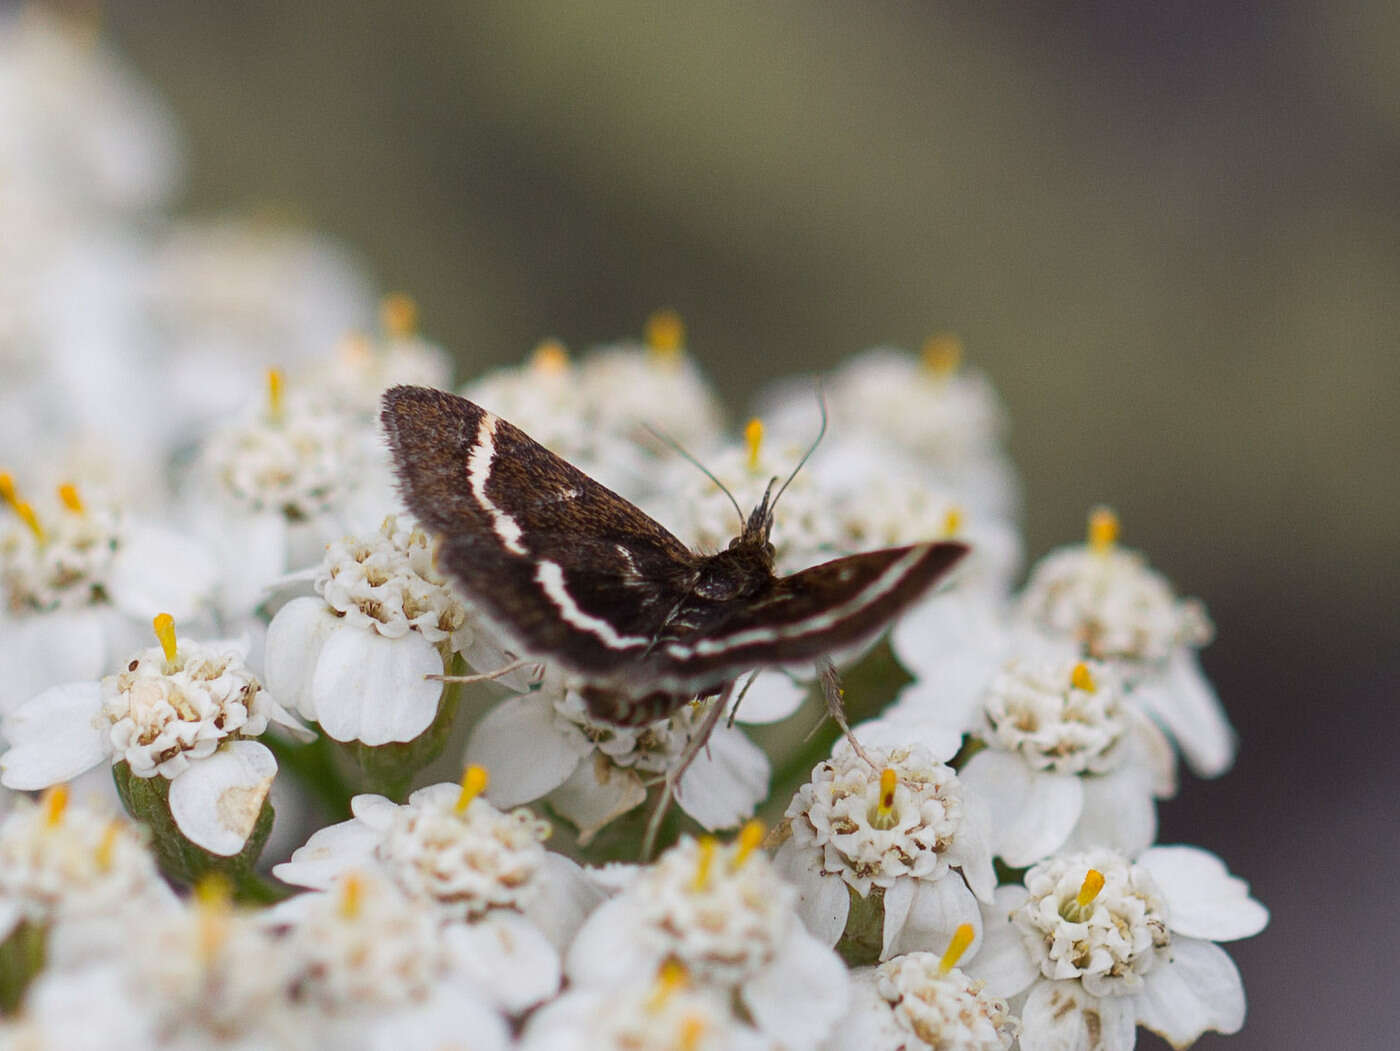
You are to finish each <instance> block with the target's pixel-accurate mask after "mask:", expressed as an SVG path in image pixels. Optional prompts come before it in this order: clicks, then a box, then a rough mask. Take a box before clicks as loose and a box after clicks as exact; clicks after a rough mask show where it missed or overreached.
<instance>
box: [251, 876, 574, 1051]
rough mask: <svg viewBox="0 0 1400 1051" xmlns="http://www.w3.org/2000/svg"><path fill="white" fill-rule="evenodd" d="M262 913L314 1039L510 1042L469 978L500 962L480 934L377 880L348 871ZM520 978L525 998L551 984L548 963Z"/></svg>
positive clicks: (427, 1045) (489, 1046)
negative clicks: (313, 1025)
mask: <svg viewBox="0 0 1400 1051" xmlns="http://www.w3.org/2000/svg"><path fill="white" fill-rule="evenodd" d="M266 920H267V922H269V923H272V924H277V925H279V926H284V927H285V928H286V933H285V935H284V937H283V938H282V940H281V942H280V943H279V945H280V951H281V952H282V953H284V954H285V955H286V956H287V959H288V963H289V966H290V970H291V973H292V976H293V977H292V982H293V987H294V988H295V989H296V993H297V996H298V997H299V998H300V999H301V1001H302V1002H303V1003H305V1004H306V1005H307V1006H308V1007H309V1008H311V1009H312V1010H314V1011H315V1012H317V1013H318V1014H319V1015H320V1016H321V1018H322V1019H323V1025H324V1026H325V1032H326V1034H327V1039H326V1041H325V1043H324V1044H323V1046H336V1047H340V1046H347V1047H353V1048H361V1047H363V1048H373V1049H376V1051H378V1049H383V1051H389V1049H391V1048H403V1049H414V1051H417V1049H420V1048H421V1049H422V1051H432V1049H434V1048H440V1047H455V1046H457V1044H456V1043H455V1042H456V1041H459V1040H460V1039H461V1037H462V1034H464V1033H470V1034H471V1039H472V1041H473V1044H472V1046H473V1047H474V1048H478V1047H479V1048H481V1049H482V1051H498V1049H499V1051H504V1049H505V1048H506V1047H507V1046H509V1042H510V1041H509V1036H508V1032H509V1031H508V1029H507V1027H506V1023H505V1019H504V1017H503V1016H502V1015H501V1013H500V1012H499V1010H498V1009H497V1008H496V1007H495V1006H494V1005H493V1004H492V1003H491V1002H490V1000H489V999H488V997H487V995H486V991H485V990H484V989H482V987H481V985H480V982H479V981H478V978H479V976H480V975H481V974H482V973H489V972H490V971H491V969H492V968H494V967H497V966H499V960H498V959H497V957H496V955H494V954H493V953H492V952H491V946H490V944H489V942H484V941H482V940H479V939H474V938H472V937H471V932H470V928H469V927H467V926H465V925H462V924H447V925H443V924H442V922H441V919H440V917H439V916H438V915H437V914H436V913H435V912H434V911H433V910H430V909H424V908H423V907H422V906H421V904H420V903H418V902H416V901H413V900H412V899H410V898H408V897H405V896H404V895H403V894H402V893H400V892H399V891H398V890H396V889H395V888H394V887H393V886H392V885H391V884H390V883H388V882H387V881H385V880H384V879H382V878H378V877H373V876H371V875H369V874H357V873H350V874H347V875H345V876H343V877H342V878H341V879H339V880H337V881H336V882H335V883H333V884H332V885H331V886H330V888H329V889H328V890H326V891H322V892H311V893H307V894H302V895H299V896H297V897H295V898H292V899H290V900H289V901H286V902H283V903H282V904H281V905H278V906H277V907H275V908H274V909H272V910H271V911H270V912H269V913H268V914H266ZM517 973H518V972H517ZM519 977H520V979H521V980H522V981H523V982H525V983H527V984H526V985H524V986H523V987H522V988H521V989H519V990H517V994H518V996H519V998H520V999H521V1000H522V1001H523V1002H525V1003H535V1002H538V1001H540V1000H543V999H544V998H545V997H547V996H549V995H551V994H552V993H553V992H554V991H555V989H557V988H558V984H559V973H558V968H557V964H556V967H555V969H554V970H553V971H552V972H551V971H550V970H549V969H548V968H537V969H536V970H535V971H533V972H531V973H528V974H519ZM342 1042H343V1043H342Z"/></svg>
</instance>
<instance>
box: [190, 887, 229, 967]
mask: <svg viewBox="0 0 1400 1051" xmlns="http://www.w3.org/2000/svg"><path fill="white" fill-rule="evenodd" d="M194 901H195V913H196V915H197V917H198V919H199V955H200V958H201V959H202V960H203V961H204V962H206V963H207V962H208V961H209V960H210V959H212V958H213V956H214V955H215V953H217V952H218V951H219V947H220V946H221V945H223V943H224V942H225V941H226V940H227V938H228V928H229V918H230V917H231V916H232V915H233V887H232V886H231V885H230V884H229V881H228V878H227V877H226V876H224V875H222V874H221V873H218V872H213V873H210V874H209V875H207V876H205V877H204V878H203V879H201V880H200V881H199V882H198V883H196V884H195V886H194Z"/></svg>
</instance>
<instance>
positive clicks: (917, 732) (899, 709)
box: [851, 702, 963, 763]
mask: <svg viewBox="0 0 1400 1051" xmlns="http://www.w3.org/2000/svg"><path fill="white" fill-rule="evenodd" d="M851 732H852V734H853V735H854V736H855V738H856V740H858V741H859V742H860V743H861V744H863V745H865V746H866V747H867V748H908V747H909V746H910V745H914V744H921V745H923V746H924V747H925V748H927V749H928V751H929V753H930V754H931V755H932V756H933V758H934V759H935V760H936V761H938V762H940V763H946V762H947V761H948V760H949V759H951V758H953V756H955V755H957V754H958V749H959V748H961V747H962V742H963V734H962V730H961V729H959V728H957V727H955V726H953V725H952V724H951V723H945V722H943V721H941V720H939V719H930V718H927V717H926V716H925V715H924V714H923V713H922V712H921V710H920V709H919V708H918V707H917V706H905V705H902V704H900V703H898V702H896V703H895V704H893V705H891V706H890V707H889V708H886V709H885V711H884V712H883V713H882V714H881V715H880V716H879V717H878V718H875V719H870V720H867V721H866V722H863V723H859V724H857V725H856V726H854V727H853V728H852V730H851Z"/></svg>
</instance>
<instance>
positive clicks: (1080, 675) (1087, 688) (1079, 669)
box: [1069, 661, 1099, 693]
mask: <svg viewBox="0 0 1400 1051" xmlns="http://www.w3.org/2000/svg"><path fill="white" fill-rule="evenodd" d="M1069 684H1070V685H1071V686H1073V687H1074V688H1075V689H1076V690H1083V691H1084V692H1085V693H1097V692H1098V689H1099V684H1098V683H1096V682H1095V681H1094V677H1093V676H1092V675H1090V674H1089V666H1088V665H1087V664H1085V663H1084V662H1083V661H1080V662H1079V663H1078V664H1076V665H1075V666H1074V670H1073V671H1072V672H1070V673H1069Z"/></svg>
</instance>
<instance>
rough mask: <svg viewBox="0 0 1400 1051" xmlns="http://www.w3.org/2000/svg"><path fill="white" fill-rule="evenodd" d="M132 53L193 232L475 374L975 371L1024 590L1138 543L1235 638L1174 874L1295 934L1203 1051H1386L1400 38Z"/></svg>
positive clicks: (1346, 33)
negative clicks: (290, 259)
mask: <svg viewBox="0 0 1400 1051" xmlns="http://www.w3.org/2000/svg"><path fill="white" fill-rule="evenodd" d="M104 20H105V28H106V32H107V34H108V36H109V37H110V38H111V39H112V40H113V41H114V42H115V43H116V44H117V46H118V47H119V48H120V49H121V50H122V51H123V52H125V54H126V55H127V56H128V57H129V58H131V59H132V60H133V61H134V62H135V64H136V65H137V66H138V68H140V69H141V70H143V71H144V72H145V73H146V74H147V75H148V76H149V77H150V78H151V79H152V81H153V82H154V83H155V85H156V87H157V88H158V89H159V90H160V91H162V92H163V93H164V94H165V95H166V96H167V97H168V99H169V100H170V101H171V103H172V105H173V106H174V108H175V110H176V112H177V114H178V115H179V117H180V118H181V120H182V122H183V124H184V130H185V132H186V135H187V139H188V143H189V146H190V148H191V155H192V173H191V174H192V180H191V189H190V193H189V195H188V199H187V207H188V209H189V210H191V211H194V212H213V211H223V210H227V209H228V208H230V207H234V208H238V209H243V210H245V211H253V210H263V209H267V208H269V207H271V208H274V209H276V210H278V211H280V212H282V213H283V214H292V215H295V216H297V217H298V218H299V219H300V220H302V221H304V222H305V223H306V224H307V225H309V226H312V227H315V228H318V229H322V230H325V231H328V232H331V233H333V234H336V235H338V236H340V237H343V238H344V239H345V240H346V241H348V242H349V243H350V244H352V245H354V246H356V247H358V248H359V249H360V250H361V251H362V252H363V253H364V255H365V257H366V259H367V260H368V261H369V263H370V266H371V268H372V270H373V271H374V272H376V273H377V275H378V276H379V278H380V279H381V280H382V282H383V283H384V284H385V285H386V287H391V288H401V289H404V290H407V291H409V292H411V293H413V294H414V295H415V296H416V297H417V298H418V299H419V301H420V303H421V306H422V317H423V319H424V328H425V330H426V331H427V333H428V334H429V335H430V336H432V337H434V338H437V339H439V340H441V341H442V342H443V343H445V344H446V345H447V346H449V347H450V348H453V349H454V350H455V351H456V352H457V353H458V354H459V356H460V360H461V362H462V366H463V369H464V371H465V372H468V373H470V372H473V371H475V370H477V369H479V368H482V367H484V366H486V365H490V364H496V363H502V362H507V361H513V360H516V359H518V358H519V357H520V356H521V355H522V354H523V353H524V352H525V351H526V350H528V349H529V348H530V347H531V346H532V345H533V344H534V343H535V342H536V341H537V340H538V339H539V338H541V337H543V336H546V335H557V336H559V337H561V338H563V339H564V340H565V341H566V342H567V343H569V344H570V345H571V346H575V347H584V346H587V345H588V344H591V343H594V342H598V341H603V340H609V339H613V338H615V337H618V336H621V335H626V334H629V333H631V334H635V333H638V332H639V331H640V326H641V321H642V319H643V317H644V316H645V315H646V313H647V312H648V311H650V310H652V309H653V308H655V307H657V306H661V305H670V306H674V307H676V308H677V309H678V310H680V312H681V313H682V315H683V316H684V317H685V319H686V321H687V324H688V328H689V332H690V343H691V346H692V349H693V350H694V352H695V353H696V354H697V355H698V357H699V358H700V360H701V361H702V362H703V363H704V365H705V366H706V368H707V369H708V371H709V372H710V374H711V375H712V376H714V377H715V378H716V379H717V381H718V382H719V384H720V386H721V387H722V388H723V390H724V391H725V393H726V394H727V395H728V396H729V398H730V402H731V404H732V405H733V406H734V407H735V409H736V411H739V410H741V409H742V407H743V404H744V399H745V398H746V397H747V396H748V395H749V393H750V392H751V391H752V390H753V389H754V388H755V387H756V386H757V385H759V384H761V383H762V382H763V381H765V380H767V379H771V378H773V377H776V376H779V375H782V374H784V373H787V372H791V371H794V370H811V369H817V368H822V367H825V366H829V365H831V364H833V363H835V362H836V361H838V360H839V359H840V358H841V357H843V356H844V355H846V354H849V353H850V352H852V351H855V350H858V349H861V348H863V347H865V346H869V345H872V344H875V343H881V342H894V343H897V344H901V345H905V346H914V347H916V346H917V345H918V344H919V342H920V341H921V339H922V338H923V337H924V336H925V335H926V334H928V333H929V332H931V331H934V330H942V329H951V330H953V331H956V332H958V333H959V334H960V335H961V336H962V337H963V339H964V341H965V343H966V345H967V347H968V356H969V358H970V359H971V360H972V361H973V362H974V363H976V364H978V365H980V366H982V367H984V368H985V369H986V370H987V371H989V372H990V373H991V374H992V376H993V377H994V379H995V380H996V382H997V383H998V385H999V387H1000V389H1001V391H1002V392H1003V394H1004V396H1005V399H1006V401H1007V403H1008V405H1009V407H1010V412H1011V418H1012V420H1013V424H1014V427H1015V430H1014V434H1013V436H1012V439H1011V441H1012V450H1013V453H1014V455H1015V457H1016V459H1017V462H1018V463H1019V465H1020V467H1021V470H1022V472H1023V474H1024V477H1025V480H1026V505H1025V528H1026V534H1027V538H1028V543H1029V549H1030V551H1031V553H1032V555H1038V554H1041V553H1043V552H1044V551H1045V550H1046V549H1047V548H1049V547H1050V546H1052V545H1053V544H1056V543H1060V542H1064V541H1067V540H1073V539H1076V538H1078V537H1079V536H1080V535H1081V531H1082V528H1083V517H1084V513H1085V511H1086V509H1087V508H1088V507H1089V505H1091V504H1092V503H1094V502H1097V501H1106V502H1109V503H1111V504H1113V505H1114V506H1115V507H1116V508H1117V509H1118V510H1119V512H1120V513H1121V515H1122V517H1123V520H1124V528H1125V541H1126V542H1128V543H1130V544H1131V545H1133V546H1138V547H1141V548H1144V549H1145V550H1146V551H1147V552H1148V553H1149V554H1150V556H1151V557H1152V559H1153V560H1154V561H1155V562H1156V563H1157V564H1158V565H1159V566H1161V567H1162V568H1163V569H1164V570H1165V571H1166V572H1167V573H1168V574H1169V575H1170V576H1171V577H1172V578H1173V580H1174V581H1175V582H1176V583H1177V585H1178V587H1179V588H1180V589H1181V590H1183V591H1185V592H1188V593H1192V594H1198V595H1200V596H1202V597H1203V598H1205V599H1206V600H1207V602H1208V603H1209V606H1210V608H1211V611H1212V614H1213V616H1214V618H1215V620H1216V621H1217V625H1218V628H1219V637H1218V640H1217V641H1216V643H1215V644H1214V646H1213V647H1212V648H1211V649H1210V650H1209V651H1207V655H1206V664H1207V669H1208V671H1209V672H1210V673H1211V674H1212V676H1213V678H1214V679H1215V681H1216V683H1217V684H1218V686H1219V688H1220V690H1221V693H1222V695H1223V697H1224V699H1225V701H1226V703H1227V705H1228V706H1229V708H1230V710H1231V712H1232V714H1233V715H1234V718H1235V720H1236V722H1237V724H1238V726H1239V728H1240V730H1241V733H1242V735H1243V738H1244V750H1243V753H1242V756H1241V759H1240V762H1239V764H1238V765H1237V767H1236V769H1235V770H1234V771H1233V772H1232V773H1231V774H1230V775H1229V776H1227V777H1226V778H1225V779H1224V780H1223V781H1221V782H1219V783H1215V784H1203V783H1200V782H1188V783H1187V785H1186V786H1185V788H1184V791H1183V793H1182V796H1181V798H1180V799H1179V800H1177V801H1176V802H1174V803H1172V804H1170V805H1169V806H1168V807H1167V808H1166V811H1165V819H1164V826H1165V827H1164V833H1163V836H1164V839H1167V840H1175V839H1187V840H1190V841H1193V842H1198V843H1201V844H1202V845H1205V846H1207V847H1210V848H1212V849H1215V850H1217V851H1218V852H1219V853H1220V854H1221V855H1222V856H1223V857H1224V858H1225V859H1226V860H1227V862H1228V863H1229V864H1230V866H1231V868H1232V869H1233V870H1234V871H1235V872H1237V873H1239V874H1241V875H1243V876H1244V877H1245V878H1247V879H1249V880H1251V881H1252V883H1253V884H1254V887H1255V890H1256V893H1257V894H1258V896H1259V897H1261V898H1262V899H1263V900H1264V901H1265V902H1266V903H1267V904H1269V905H1270V906H1271V907H1272V909H1273V910H1274V922H1273V925H1272V926H1271V927H1270V928H1269V930H1268V931H1267V932H1266V933H1265V934H1264V935H1263V936H1261V937H1259V938H1256V939H1254V940H1253V941H1250V942H1244V943H1241V944H1239V945H1236V946H1234V947H1233V949H1232V951H1233V954H1234V956H1235V959H1236V960H1237V961H1238V962H1239V964H1240V966H1241V969H1242V970H1243V972H1244V975H1245V980H1246V986H1247V989H1248V992H1249V998H1250V1013H1251V1020H1250V1023H1249V1024H1248V1026H1247V1028H1246V1030H1245V1032H1244V1033H1243V1034H1242V1035H1241V1036H1238V1037H1235V1038H1232V1039H1229V1040H1225V1039H1220V1038H1211V1037H1208V1038H1206V1039H1205V1040H1203V1041H1202V1042H1201V1044H1200V1045H1198V1046H1200V1047H1203V1048H1215V1047H1229V1048H1234V1049H1237V1051H1243V1049H1247V1048H1284V1047H1290V1048H1291V1047H1299V1048H1306V1047H1313V1046H1323V1044H1324V1041H1325V1042H1326V1046H1335V1047H1391V1046H1394V1045H1395V1040H1396V1030H1397V1022H1396V1019H1395V1017H1394V1003H1393V1000H1394V994H1395V993H1396V992H1397V985H1400V983H1397V978H1396V974H1397V969H1396V967H1395V965H1394V962H1393V952H1394V946H1395V945H1396V944H1397V943H1400V923H1398V922H1397V913H1396V910H1395V907H1394V905H1393V904H1392V902H1391V901H1389V900H1386V899H1387V898H1388V897H1390V896H1391V895H1390V893H1389V887H1388V886H1386V885H1384V884H1388V883H1389V882H1391V881H1390V880H1388V879H1385V878H1382V880H1380V881H1377V880H1376V876H1377V875H1378V874H1380V873H1383V872H1386V871H1387V870H1389V871H1393V868H1392V866H1394V865H1395V864H1396V863H1397V862H1400V831H1397V829H1400V822H1397V819H1396V805H1395V799H1396V793H1397V790H1400V766H1397V763H1396V759H1395V756H1396V755H1397V754H1398V753H1397V746H1400V734H1397V720H1396V717H1395V708H1394V704H1395V702H1396V700H1397V683H1400V653H1398V652H1397V651H1398V650H1400V647H1398V646H1397V641H1398V640H1400V630H1397V627H1400V618H1397V614H1396V610H1397V599H1400V587H1398V586H1397V578H1400V558H1397V543H1396V535H1397V527H1396V523H1397V521H1398V520H1400V484H1397V481H1396V474H1397V469H1396V458H1397V453H1400V411H1397V409H1398V408H1400V353H1397V352H1400V5H1396V4H1395V3H1393V2H1364V0H1339V2H1330V3H1321V2H1315V3H1287V2H1285V3H1262V2H1257V0H1244V2H1239V3H1231V4H1219V3H1209V2H1205V0H1197V2H1194V3H1193V2H1182V3H1160V2H1155V3H1153V2H1146V0H1126V2H1116V0H1115V2H1109V0H1098V2H1090V3H1084V4H1076V5H1067V4H1059V5H1056V4H1041V5H1023V4H1013V3H1007V2H999V0H992V2H983V3H977V4H970V3H951V4H927V5H915V4H900V5H895V4H889V5H857V4H831V3H792V2H781V0H778V2H769V3H763V4H704V5H696V4H686V5H680V4H676V5H657V4H651V3H643V2H640V0H636V2H632V0H595V2H591V3H586V4H553V5H537V4H530V3H519V2H507V0H501V2H488V3H450V2H447V0H398V2H389V0H367V2H359V3H352V4H338V5H325V4H288V3H285V2H278V0H241V2H239V3H236V4H230V3H227V2H219V0H185V2H183V3H179V4H155V3H141V2H136V0H114V2H109V3H108V4H107V5H106V8H105V13H104ZM289 294H295V290H294V289H291V290H289ZM1378 882H1379V883H1381V884H1383V885H1381V886H1378ZM1378 890H1379V891H1380V894H1379V895H1378V894H1377V891H1378ZM1141 1046H1159V1045H1156V1044H1153V1043H1152V1042H1151V1041H1149V1040H1146V1039H1144V1041H1143V1045H1141Z"/></svg>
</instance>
